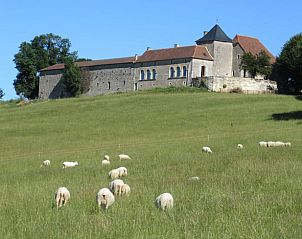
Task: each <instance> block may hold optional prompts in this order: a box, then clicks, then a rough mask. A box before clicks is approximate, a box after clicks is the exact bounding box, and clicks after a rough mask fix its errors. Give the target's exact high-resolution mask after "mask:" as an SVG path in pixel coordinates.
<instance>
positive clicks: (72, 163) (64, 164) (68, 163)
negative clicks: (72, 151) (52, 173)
mask: <svg viewBox="0 0 302 239" xmlns="http://www.w3.org/2000/svg"><path fill="white" fill-rule="evenodd" d="M78 165H79V163H78V162H77V161H76V162H64V163H63V168H73V167H75V166H78Z"/></svg>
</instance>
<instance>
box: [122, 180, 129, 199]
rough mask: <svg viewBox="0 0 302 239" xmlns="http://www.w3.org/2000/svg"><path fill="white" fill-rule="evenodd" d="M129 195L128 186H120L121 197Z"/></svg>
mask: <svg viewBox="0 0 302 239" xmlns="http://www.w3.org/2000/svg"><path fill="white" fill-rule="evenodd" d="M129 193H130V186H129V185H128V184H126V183H125V184H123V185H122V186H121V196H122V195H129Z"/></svg>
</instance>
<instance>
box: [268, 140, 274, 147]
mask: <svg viewBox="0 0 302 239" xmlns="http://www.w3.org/2000/svg"><path fill="white" fill-rule="evenodd" d="M275 146H276V142H274V141H268V142H267V147H275Z"/></svg>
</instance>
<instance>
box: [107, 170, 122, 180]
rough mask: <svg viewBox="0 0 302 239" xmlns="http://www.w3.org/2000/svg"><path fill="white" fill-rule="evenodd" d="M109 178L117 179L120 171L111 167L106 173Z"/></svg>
mask: <svg viewBox="0 0 302 239" xmlns="http://www.w3.org/2000/svg"><path fill="white" fill-rule="evenodd" d="M108 176H109V178H111V179H117V178H119V176H120V172H119V170H117V169H112V170H111V171H110V172H109V173H108Z"/></svg>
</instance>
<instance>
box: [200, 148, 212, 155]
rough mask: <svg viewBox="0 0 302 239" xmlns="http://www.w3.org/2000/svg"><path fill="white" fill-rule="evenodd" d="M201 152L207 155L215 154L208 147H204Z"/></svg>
mask: <svg viewBox="0 0 302 239" xmlns="http://www.w3.org/2000/svg"><path fill="white" fill-rule="evenodd" d="M201 151H202V152H205V153H207V154H211V153H213V152H212V150H211V149H210V147H207V146H206V147H202V149H201Z"/></svg>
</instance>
